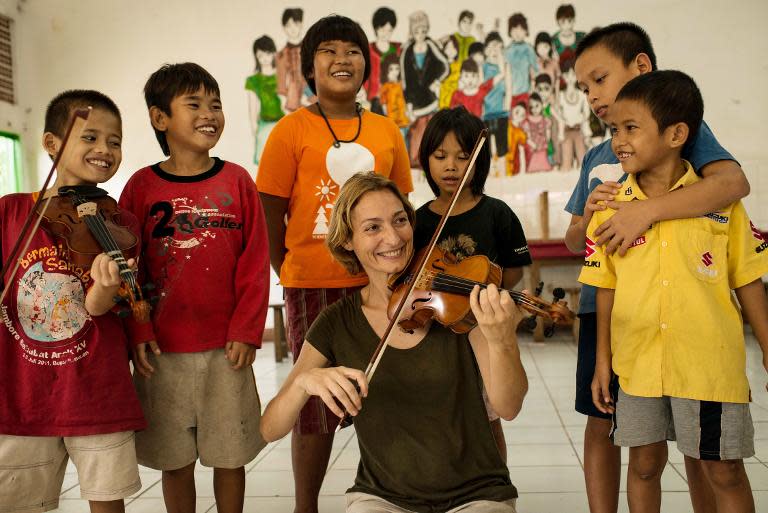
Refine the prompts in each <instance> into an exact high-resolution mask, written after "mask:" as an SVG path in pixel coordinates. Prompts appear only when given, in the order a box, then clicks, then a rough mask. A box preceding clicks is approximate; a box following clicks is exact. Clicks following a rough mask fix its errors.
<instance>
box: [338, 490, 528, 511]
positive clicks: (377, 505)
mask: <svg viewBox="0 0 768 513" xmlns="http://www.w3.org/2000/svg"><path fill="white" fill-rule="evenodd" d="M346 499H347V510H346V513H413V512H412V511H411V510H408V509H405V508H401V507H400V506H397V505H396V504H392V503H391V502H389V501H387V500H384V499H382V498H381V497H378V496H376V495H371V494H368V493H360V492H347V494H346ZM516 502H517V499H509V500H508V501H503V502H497V501H472V502H467V503H466V504H462V505H461V506H457V507H455V508H452V509H450V510H448V511H446V512H445V513H515V512H516V511H517V510H516V509H515V503H516Z"/></svg>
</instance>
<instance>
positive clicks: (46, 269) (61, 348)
mask: <svg viewBox="0 0 768 513" xmlns="http://www.w3.org/2000/svg"><path fill="white" fill-rule="evenodd" d="M88 107H91V108H92V110H91V113H90V116H89V119H88V121H87V124H86V125H85V128H84V129H83V130H82V132H81V133H75V132H76V130H73V132H72V134H71V136H70V137H69V141H68V142H67V145H66V149H65V154H64V156H63V158H62V159H60V161H59V165H58V169H57V171H58V174H57V178H56V183H55V184H54V186H53V187H52V188H51V189H49V190H48V191H46V193H45V194H46V196H47V195H55V194H56V191H58V190H59V187H63V186H79V185H82V186H94V185H96V184H97V183H100V182H106V181H107V180H109V179H110V178H111V177H112V175H114V174H115V172H116V171H117V168H118V167H119V166H120V161H121V160H122V152H121V149H120V145H121V140H122V122H121V119H120V111H119V110H118V109H117V106H116V105H115V104H114V103H113V102H112V100H110V99H109V98H107V97H106V96H104V95H103V94H101V93H99V92H96V91H84V90H74V91H66V92H64V93H62V94H60V95H58V96H57V97H56V98H54V99H53V100H52V101H51V103H50V104H49V105H48V109H47V111H46V115H45V134H44V135H43V147H44V148H45V150H46V151H47V152H48V154H49V155H51V157H52V158H53V157H54V156H55V155H57V154H58V153H59V151H60V149H61V147H62V145H63V143H64V137H65V134H66V129H67V122H68V120H69V119H70V118H71V117H72V115H73V113H74V112H75V110H78V109H85V108H88ZM36 196H37V195H36V194H29V193H18V194H9V195H7V196H4V197H3V198H2V199H0V249H1V250H2V255H3V259H7V258H8V254H9V252H11V248H12V247H13V245H14V243H15V242H16V240H17V239H19V237H20V236H21V235H22V234H21V233H20V232H21V229H22V225H23V224H24V221H25V219H26V218H27V215H28V214H29V213H30V211H31V209H32V208H33V205H34V203H35V200H36ZM120 224H121V225H124V226H127V227H128V229H129V230H131V231H133V232H134V233H136V234H138V232H139V229H138V222H137V221H136V218H134V217H133V216H132V215H131V214H130V213H129V212H122V213H121V215H120ZM19 261H20V265H19V266H18V268H17V269H16V270H15V274H14V275H12V276H9V277H8V278H7V281H6V283H7V284H8V291H7V295H6V296H5V300H4V301H3V304H2V316H3V325H4V326H3V328H0V390H2V400H1V401H0V462H2V464H1V465H0V511H8V512H12V511H19V512H20V511H24V512H37V511H48V510H51V509H56V508H57V507H58V504H59V494H60V493H61V485H62V483H63V480H64V472H65V470H66V468H67V459H68V458H72V462H73V463H74V465H75V467H76V468H77V474H78V481H79V483H80V495H81V496H82V498H83V499H87V500H89V501H90V507H91V511H92V512H100V513H120V512H122V511H125V507H124V503H123V499H124V498H125V497H128V496H129V495H131V494H133V493H135V492H136V491H138V490H139V489H140V488H141V482H140V481H139V469H138V465H137V463H136V451H135V448H134V433H133V432H134V431H135V430H137V429H143V428H144V427H145V426H146V423H145V421H144V417H143V416H142V413H141V407H140V405H139V401H138V400H137V399H136V392H135V391H134V389H133V386H132V385H131V374H130V368H129V366H128V352H127V350H126V344H127V341H126V336H125V332H124V330H123V323H122V322H121V321H120V319H119V318H118V317H117V315H115V314H114V313H107V312H108V310H109V309H110V308H111V307H112V306H114V303H113V302H112V298H113V297H114V296H115V294H116V293H117V289H118V286H119V284H120V278H119V275H118V271H117V264H116V263H115V262H113V261H111V259H110V258H109V257H107V256H106V255H104V254H102V255H99V256H98V257H97V259H96V260H95V261H94V263H93V264H92V266H91V268H90V269H84V268H81V267H79V266H77V265H75V264H74V263H73V262H72V261H71V260H70V254H69V249H68V246H67V244H66V242H64V241H62V240H61V239H59V238H56V237H54V236H53V235H52V234H51V233H50V232H49V231H48V230H46V229H43V228H40V229H38V230H36V232H35V234H34V236H33V237H32V240H31V242H30V244H29V246H28V247H27V248H26V249H24V250H23V253H22V254H20V255H19ZM8 265H13V262H9V264H8ZM99 271H101V272H99Z"/></svg>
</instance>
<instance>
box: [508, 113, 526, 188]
mask: <svg viewBox="0 0 768 513" xmlns="http://www.w3.org/2000/svg"><path fill="white" fill-rule="evenodd" d="M527 111H528V106H527V105H526V103H525V102H518V103H516V104H515V105H514V106H513V107H512V110H511V111H510V114H509V138H508V139H507V147H508V148H509V149H508V150H507V159H506V160H507V176H514V175H518V174H521V173H525V172H526V171H525V168H526V158H525V147H526V142H528V135H527V134H526V133H525V130H523V128H522V125H523V122H524V121H525V118H526V115H527V113H528V112H527Z"/></svg>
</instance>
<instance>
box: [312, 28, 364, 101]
mask: <svg viewBox="0 0 768 513" xmlns="http://www.w3.org/2000/svg"><path fill="white" fill-rule="evenodd" d="M364 74H365V58H364V57H363V52H362V50H361V49H360V47H359V46H357V44H355V43H352V42H348V41H325V42H322V43H320V44H319V45H318V46H317V50H316V51H315V57H314V61H313V69H312V78H313V79H314V81H315V88H316V90H317V95H318V97H320V98H321V99H322V98H323V97H326V98H328V97H334V98H338V99H345V98H349V97H352V98H354V97H356V95H357V91H358V90H360V87H361V86H362V84H363V76H364Z"/></svg>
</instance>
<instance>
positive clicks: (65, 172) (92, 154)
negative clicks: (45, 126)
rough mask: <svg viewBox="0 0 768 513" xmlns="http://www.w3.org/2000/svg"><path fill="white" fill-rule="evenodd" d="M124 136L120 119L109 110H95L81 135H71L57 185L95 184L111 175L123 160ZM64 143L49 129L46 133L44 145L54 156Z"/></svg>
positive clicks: (59, 169)
mask: <svg viewBox="0 0 768 513" xmlns="http://www.w3.org/2000/svg"><path fill="white" fill-rule="evenodd" d="M122 139H123V131H122V124H121V122H120V119H119V118H118V117H117V116H115V115H114V114H113V113H112V112H109V111H108V110H104V109H98V108H97V109H93V110H92V111H91V114H90V116H89V117H88V123H87V124H86V126H85V129H84V130H83V132H82V134H80V137H79V138H78V137H72V138H71V139H70V141H69V142H68V143H67V146H66V148H65V149H64V152H65V153H64V155H62V158H61V160H60V162H59V166H58V177H57V180H56V184H57V185H58V186H63V185H94V184H98V183H103V182H106V181H107V180H109V179H110V178H112V176H113V175H114V174H115V172H117V168H118V167H120V162H121V161H122V159H123V153H122V149H121V146H122ZM61 143H62V141H61V139H59V138H58V137H57V136H55V135H53V134H52V133H50V132H48V133H46V134H45V135H43V145H44V147H45V149H46V150H47V151H48V152H49V153H50V154H51V156H54V155H55V154H56V153H57V152H58V150H59V149H60V148H61Z"/></svg>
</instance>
